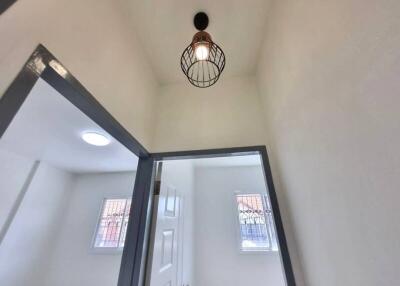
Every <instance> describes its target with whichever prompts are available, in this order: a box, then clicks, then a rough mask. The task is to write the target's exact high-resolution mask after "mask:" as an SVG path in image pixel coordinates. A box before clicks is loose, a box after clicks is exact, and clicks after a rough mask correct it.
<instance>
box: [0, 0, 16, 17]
mask: <svg viewBox="0 0 400 286" xmlns="http://www.w3.org/2000/svg"><path fill="white" fill-rule="evenodd" d="M15 2H17V0H0V15H1V14H3V13H4V12H5V11H6V10H7V9H8V8H10V7H11V5H12V4H14V3H15Z"/></svg>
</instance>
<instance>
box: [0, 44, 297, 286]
mask: <svg viewBox="0 0 400 286" xmlns="http://www.w3.org/2000/svg"><path fill="white" fill-rule="evenodd" d="M39 78H42V79H44V80H45V81H46V82H47V83H49V84H50V85H51V86H52V87H53V88H55V89H56V90H57V91H58V92H59V93H60V94H61V95H62V96H64V97H65V98H66V99H67V100H69V101H70V102H71V103H72V104H73V105H75V106H76V107H77V108H79V109H80V110H81V111H82V112H83V113H85V114H86V115H87V116H88V117H89V118H91V119H92V120H93V121H94V122H96V123H97V124H98V125H99V126H100V127H102V128H103V129H104V130H105V131H106V132H108V133H109V134H110V135H111V136H113V137H114V138H115V139H116V140H118V141H120V142H121V143H122V144H123V145H124V146H126V147H127V148H128V149H129V150H130V151H131V152H132V153H134V154H135V155H137V156H138V157H139V164H138V169H137V175H136V181H135V186H134V190H133V199H132V207H131V213H130V216H129V223H128V228H127V237H126V240H125V247H124V250H123V254H122V260H121V267H120V275H119V280H118V286H140V285H141V281H142V276H141V275H142V274H143V267H144V264H145V263H144V261H145V259H146V251H147V249H146V231H147V227H148V221H149V218H150V209H151V197H152V192H153V182H154V176H155V164H156V163H157V161H161V160H174V159H190V158H210V157H222V156H223V157H225V156H240V155H249V154H259V155H260V156H261V158H262V162H263V169H264V175H265V180H266V183H267V186H268V190H269V195H270V199H271V205H272V210H273V215H274V219H275V224H276V229H277V236H278V240H279V245H280V251H281V257H282V262H283V266H284V270H285V275H286V280H287V285H288V286H295V285H296V283H295V278H294V275H293V270H292V264H291V261H290V256H289V251H288V247H287V242H286V236H285V232H284V228H283V224H282V219H281V216H280V211H279V205H278V200H277V197H276V192H275V188H274V184H273V180H272V174H271V168H270V165H269V159H268V154H267V150H266V147H265V146H251V147H238V148H225V149H209V150H194V151H179V152H166V153H153V154H151V153H149V152H148V151H147V150H146V149H145V148H144V147H143V146H142V145H141V144H140V143H139V141H137V140H136V139H135V138H134V137H133V136H132V135H131V134H130V133H129V132H128V131H127V130H126V129H124V127H123V126H122V125H121V124H119V123H118V121H117V120H116V119H115V118H114V117H113V116H112V115H111V114H110V113H109V112H108V111H107V110H106V109H105V108H104V107H103V106H101V104H100V103H99V102H98V101H97V100H96V99H95V98H94V97H93V96H92V95H91V94H90V92H89V91H87V90H86V89H85V88H84V87H83V86H82V84H80V82H79V81H78V80H77V79H76V78H75V77H74V76H73V75H72V74H71V73H70V72H69V71H68V70H67V68H66V67H64V66H63V65H62V64H61V63H60V62H59V61H58V60H57V59H56V58H55V57H54V56H53V55H52V54H51V53H50V52H49V51H48V50H47V49H46V48H45V47H44V46H42V45H39V46H38V47H37V48H36V50H35V51H34V52H33V54H32V55H31V57H30V58H29V60H28V61H27V62H26V64H25V65H24V67H23V68H22V70H21V71H20V72H19V73H18V75H17V77H16V78H15V79H14V81H13V82H12V83H11V85H10V86H9V87H8V89H7V90H6V92H5V93H4V95H3V96H2V97H1V99H0V139H1V137H2V136H3V134H4V133H5V131H6V129H7V127H8V126H9V124H10V123H11V121H12V120H13V118H14V116H15V115H16V114H17V112H18V110H19V108H20V107H21V106H22V104H23V102H24V101H25V99H26V98H27V96H28V95H29V93H30V91H31V89H32V88H33V86H34V85H35V83H36V82H37V80H38V79H39Z"/></svg>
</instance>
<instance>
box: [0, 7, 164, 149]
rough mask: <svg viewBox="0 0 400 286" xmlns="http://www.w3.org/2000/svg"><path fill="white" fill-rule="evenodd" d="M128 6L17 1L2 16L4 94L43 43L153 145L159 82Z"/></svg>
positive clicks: (0, 58)
mask: <svg viewBox="0 0 400 286" xmlns="http://www.w3.org/2000/svg"><path fill="white" fill-rule="evenodd" d="M126 8H127V7H125V6H124V5H122V4H121V3H120V1H108V0H86V1H79V0H56V1H54V0H41V1H33V0H24V1H17V2H16V3H15V4H14V5H12V6H11V7H10V8H9V9H8V10H7V11H6V12H5V13H3V14H2V15H1V17H0V36H1V45H0V97H1V96H2V95H3V92H4V91H5V90H6V88H7V87H8V85H9V84H10V83H11V81H12V80H13V79H14V77H15V76H16V75H17V73H18V71H19V70H20V69H21V68H22V66H23V65H24V63H25V61H26V60H27V59H28V57H29V56H30V54H31V53H32V52H33V50H34V49H35V48H36V46H37V45H38V44H39V43H42V44H43V45H44V46H45V47H47V48H48V49H49V50H50V52H51V53H53V54H54V55H55V56H56V57H57V58H58V59H59V60H60V61H61V63H62V64H64V65H65V66H66V67H67V68H68V69H69V70H70V72H71V73H72V74H73V75H74V76H75V77H76V78H77V79H78V80H79V81H80V82H81V83H82V84H83V85H84V86H85V87H86V88H87V89H88V90H89V91H90V92H91V93H92V94H93V95H94V96H95V97H96V99H98V100H99V101H100V103H101V104H102V105H103V106H104V107H105V108H106V109H107V110H108V111H109V112H111V113H112V114H113V116H114V117H115V118H116V119H117V120H118V121H119V122H120V123H121V124H122V125H123V126H124V127H125V128H127V129H128V130H129V131H130V132H131V133H132V134H134V136H135V138H137V139H138V140H139V141H140V142H141V143H142V144H143V145H144V146H146V147H150V144H151V139H152V136H153V135H152V133H153V117H154V116H153V115H154V114H153V111H154V110H153V105H154V104H155V102H154V101H155V96H156V92H157V83H156V81H155V79H154V76H153V73H152V71H151V69H150V67H149V65H148V63H147V62H146V60H145V56H144V53H143V51H142V48H141V47H140V46H139V44H138V41H137V40H136V37H135V33H134V30H133V29H132V28H131V26H130V22H129V21H128V18H127V17H126V16H125V11H126V10H127V9H126Z"/></svg>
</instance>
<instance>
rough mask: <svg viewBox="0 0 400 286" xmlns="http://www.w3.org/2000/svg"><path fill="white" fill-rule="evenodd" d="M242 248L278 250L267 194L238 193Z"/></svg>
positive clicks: (244, 249)
mask: <svg viewBox="0 0 400 286" xmlns="http://www.w3.org/2000/svg"><path fill="white" fill-rule="evenodd" d="M236 203H237V210H238V218H239V228H240V229H239V234H240V249H241V250H242V251H277V250H278V244H277V241H276V235H275V228H274V220H273V215H272V209H271V204H270V202H269V199H268V197H267V195H262V194H237V195H236Z"/></svg>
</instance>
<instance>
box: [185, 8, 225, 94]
mask: <svg viewBox="0 0 400 286" xmlns="http://www.w3.org/2000/svg"><path fill="white" fill-rule="evenodd" d="M194 26H195V27H196V29H197V30H199V32H197V33H196V34H195V35H194V36H193V39H192V42H191V43H190V45H189V46H187V48H186V49H185V50H184V51H183V53H182V57H181V68H182V71H183V73H184V74H185V75H186V77H187V78H188V80H189V81H190V83H191V84H193V85H194V86H197V87H202V88H204V87H209V86H212V85H213V84H215V83H216V82H217V80H218V79H219V77H220V75H221V73H222V71H223V70H224V68H225V54H224V52H223V51H222V49H221V48H220V47H219V46H218V45H217V44H216V43H214V42H213V41H212V39H211V36H210V34H208V33H207V32H205V31H204V30H205V29H206V28H207V26H208V16H207V14H206V13H204V12H199V13H197V14H196V15H195V17H194Z"/></svg>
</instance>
